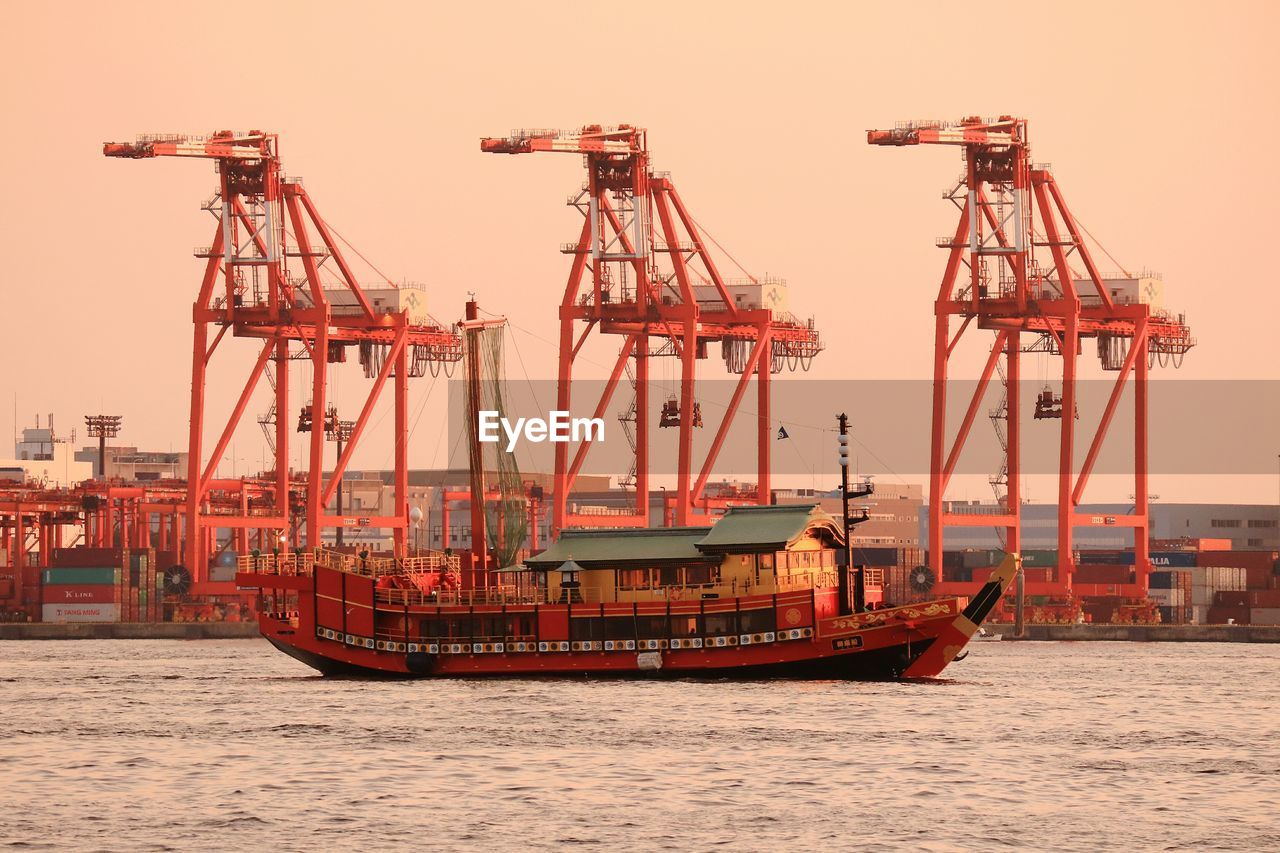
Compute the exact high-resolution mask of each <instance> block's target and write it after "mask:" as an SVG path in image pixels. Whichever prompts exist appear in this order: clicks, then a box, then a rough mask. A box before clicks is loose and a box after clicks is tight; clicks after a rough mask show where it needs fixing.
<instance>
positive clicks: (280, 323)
mask: <svg viewBox="0 0 1280 853" xmlns="http://www.w3.org/2000/svg"><path fill="white" fill-rule="evenodd" d="M103 153H104V154H105V155H106V156H108V157H124V158H132V159H139V158H150V157H196V158H203V159H212V160H215V161H216V162H217V166H218V176H219V191H218V192H219V195H218V197H217V199H216V200H215V203H214V204H212V205H210V208H209V209H210V210H211V212H214V213H215V215H216V216H217V217H218V219H219V221H218V224H217V226H216V227H215V229H214V235H213V242H212V245H211V246H210V247H209V248H208V249H207V250H203V251H200V252H198V255H199V256H201V257H205V258H207V263H206V265H205V271H204V276H203V279H202V280H201V285H200V292H199V295H198V296H197V298H196V301H195V305H194V308H193V312H192V313H193V319H194V324H195V337H194V342H193V351H192V367H191V430H190V444H189V450H190V457H189V463H188V464H189V468H188V477H187V484H188V488H187V493H186V506H185V516H186V544H185V558H186V562H187V565H188V568H189V569H190V571H191V572H192V575H193V578H194V579H195V581H196V582H197V583H200V582H201V581H203V580H205V579H206V577H207V570H208V566H207V560H208V557H209V555H210V554H211V553H212V550H211V546H212V533H213V531H214V530H216V529H217V528H230V529H233V530H239V529H259V530H268V531H279V533H278V534H277V535H278V536H280V537H281V538H284V537H287V536H288V535H289V531H290V530H291V527H292V518H291V515H292V513H293V509H292V508H291V499H290V491H291V486H290V471H289V431H290V427H291V424H290V421H289V418H288V417H287V413H288V412H289V411H290V409H289V399H290V397H289V394H290V384H291V383H290V376H289V374H290V371H289V365H290V362H291V361H293V360H301V359H305V360H307V361H309V362H310V364H311V368H312V384H311V401H310V406H311V409H312V423H314V424H323V423H324V412H325V394H326V389H327V386H328V375H329V365H330V363H335V362H342V361H345V360H346V355H345V350H346V348H348V347H350V346H353V345H356V346H359V345H362V344H363V345H370V346H373V347H381V348H383V349H382V352H383V353H384V358H383V362H382V364H381V367H380V369H379V370H378V371H377V375H376V377H375V379H374V382H373V385H372V388H371V390H370V392H369V395H368V397H367V399H366V401H365V403H364V406H363V408H362V410H361V412H360V415H359V417H358V418H357V420H356V422H355V425H354V427H353V428H352V434H351V438H350V439H349V440H348V441H347V443H346V446H345V448H344V449H343V452H342V454H341V456H340V457H339V458H338V460H337V462H336V464H335V466H334V471H333V473H332V476H331V477H330V478H329V479H328V480H327V481H326V480H325V477H324V447H325V432H324V430H323V429H319V428H316V429H313V430H312V432H311V436H310V448H309V449H310V455H309V466H308V471H307V474H306V494H305V499H304V500H303V501H301V504H302V507H301V509H302V514H303V516H304V519H305V542H306V545H307V546H308V547H318V546H319V545H320V541H321V540H320V534H321V530H322V529H323V528H332V527H341V526H356V525H374V526H379V527H389V528H392V529H393V531H394V540H395V550H396V553H397V555H399V556H403V554H404V551H405V542H406V530H407V529H408V525H409V519H408V446H407V437H408V411H407V409H408V403H407V399H408V379H409V377H410V374H411V363H412V365H413V366H418V365H419V364H420V363H422V362H425V361H430V360H434V361H457V360H459V359H460V358H461V356H462V342H461V339H460V338H459V336H458V335H457V334H456V333H455V332H454V331H452V330H449V329H445V328H442V327H439V326H435V325H417V324H415V323H413V322H411V320H410V318H409V313H408V312H407V311H401V312H399V313H377V312H375V311H374V309H373V307H372V306H371V304H370V302H369V300H368V299H367V298H366V296H365V294H364V291H363V289H362V287H361V285H360V283H359V282H358V281H357V279H356V276H355V274H354V273H353V271H352V269H351V267H350V266H349V265H348V263H347V261H346V259H345V258H344V256H343V254H342V252H341V250H340V249H339V247H338V245H337V243H336V241H335V240H334V239H333V235H332V233H331V231H330V229H329V227H328V226H327V225H326V224H325V222H324V220H323V219H322V218H321V217H320V215H319V213H318V212H317V211H316V207H315V205H314V204H313V203H312V201H311V198H310V196H308V194H307V191H306V189H305V188H304V187H303V186H302V183H301V182H300V181H298V180H296V179H292V178H288V177H286V176H284V174H283V173H282V171H281V164H280V158H279V155H278V144H277V137H276V136H275V135H274V134H269V133H263V132H261V131H251V132H250V133H248V134H243V135H235V134H232V133H231V132H229V131H220V132H218V133H215V134H213V135H212V136H210V137H207V138H194V137H183V136H170V137H156V138H145V137H144V138H140V139H139V140H138V141H137V142H136V143H107V144H106V145H104V146H103ZM313 235H314V236H313ZM290 238H291V239H290ZM290 259H293V260H295V261H296V262H297V263H298V264H300V266H301V270H300V271H299V270H297V269H296V267H295V268H293V269H291V268H290V264H289V260H290ZM329 259H332V261H333V263H334V265H335V266H336V267H337V271H336V274H335V277H336V279H337V280H338V288H337V290H345V291H349V292H350V294H351V295H352V296H353V298H354V300H355V306H351V305H349V304H347V305H342V306H335V304H334V302H333V300H332V299H331V298H330V296H329V293H331V292H333V291H332V290H329V289H328V288H326V287H324V286H322V282H321V276H320V273H321V264H323V263H325V262H326V261H327V260H329ZM299 273H300V275H299ZM219 280H221V284H222V286H221V288H219V286H218V285H219ZM229 330H230V331H231V333H232V336H233V337H245V338H252V339H256V340H258V341H260V342H261V349H260V350H259V353H258V358H257V361H256V362H255V364H254V366H253V368H252V369H251V370H250V372H249V375H248V377H247V379H246V381H245V383H244V388H243V390H242V391H241V393H240V396H239V398H238V399H237V401H236V403H235V406H234V408H233V409H232V411H231V413H230V415H229V416H228V417H227V419H226V423H225V426H224V427H223V429H222V431H221V433H220V435H219V437H218V439H217V441H216V443H215V444H214V447H213V450H212V452H211V453H210V454H209V455H208V457H206V456H205V455H204V449H205V447H204V437H205V436H204V433H205V430H204V427H205V420H206V412H205V387H206V379H207V372H208V368H209V364H210V362H211V360H212V358H213V354H214V352H215V351H216V350H217V348H218V345H219V344H220V343H221V342H222V340H223V338H224V337H225V336H226V333H227V332H228V331H229ZM211 332H212V341H210V337H211ZM295 345H296V346H295ZM411 353H412V358H411V357H410V355H411ZM271 361H274V364H275V410H276V413H277V416H276V423H275V429H276V435H275V486H274V511H273V512H272V513H270V514H255V515H250V514H247V513H246V514H241V515H235V516H230V515H221V514H219V515H213V514H210V513H209V512H208V504H209V500H210V495H211V492H213V491H214V488H215V480H214V473H215V471H216V470H217V466H218V464H219V463H220V462H221V461H222V458H223V454H224V453H225V452H226V449H227V446H228V445H229V444H230V442H231V438H232V436H233V434H234V432H235V430H236V427H237V425H238V424H239V423H240V420H241V418H242V416H243V415H244V411H245V408H246V407H247V405H248V404H249V401H250V399H251V397H252V396H253V393H254V391H255V389H256V388H257V387H258V384H259V380H260V379H261V377H262V375H263V373H264V372H265V368H266V366H267V364H268V362H271ZM388 380H391V382H392V385H393V388H394V408H395V411H394V418H393V426H392V430H393V433H394V440H395V481H394V486H395V500H396V508H397V510H396V512H395V514H393V515H391V516H387V517H376V518H361V519H355V518H349V517H345V516H338V515H331V514H328V513H327V512H326V509H325V508H326V507H327V506H328V505H329V503H330V501H331V500H332V499H333V497H334V494H335V492H336V490H337V488H338V485H339V484H340V483H341V481H342V474H343V472H344V471H345V470H346V467H347V465H348V463H349V462H350V461H351V457H352V455H353V454H354V453H355V451H356V449H357V448H358V447H359V446H360V438H361V436H362V434H363V431H364V429H365V427H366V425H367V424H368V421H369V416H370V414H371V413H372V411H373V408H374V406H375V404H376V403H377V401H378V399H379V397H380V396H381V393H382V390H383V388H384V386H385V385H386V384H387V382H388ZM246 541H247V539H246ZM290 544H291V545H292V546H294V547H296V546H298V545H299V544H300V543H299V542H298V541H297V535H296V532H295V533H293V537H292V541H291V542H290Z"/></svg>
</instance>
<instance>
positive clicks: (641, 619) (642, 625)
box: [635, 616, 667, 640]
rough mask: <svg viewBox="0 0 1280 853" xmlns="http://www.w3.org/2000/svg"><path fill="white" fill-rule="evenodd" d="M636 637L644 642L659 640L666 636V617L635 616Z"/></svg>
mask: <svg viewBox="0 0 1280 853" xmlns="http://www.w3.org/2000/svg"><path fill="white" fill-rule="evenodd" d="M635 622H636V636H637V637H639V638H641V639H645V640H661V639H664V638H665V637H666V636H667V617H666V616H637V617H636V620H635Z"/></svg>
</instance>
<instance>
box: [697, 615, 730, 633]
mask: <svg viewBox="0 0 1280 853" xmlns="http://www.w3.org/2000/svg"><path fill="white" fill-rule="evenodd" d="M737 616H738V614H737V613H708V614H707V615H706V616H703V617H702V619H703V622H704V624H705V626H706V631H705V633H706V635H707V636H708V637H720V636H723V635H725V634H736V633H738V627H737V622H738V619H737Z"/></svg>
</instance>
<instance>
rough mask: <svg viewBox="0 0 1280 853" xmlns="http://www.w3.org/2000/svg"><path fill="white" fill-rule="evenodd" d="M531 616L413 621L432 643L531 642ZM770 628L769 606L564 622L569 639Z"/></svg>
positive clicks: (665, 636)
mask: <svg viewBox="0 0 1280 853" xmlns="http://www.w3.org/2000/svg"><path fill="white" fill-rule="evenodd" d="M536 618H537V617H536V616H535V615H534V614H532V613H525V614H511V613H508V614H493V615H480V614H476V615H466V614H460V615H457V616H434V617H427V618H424V619H420V620H418V631H419V636H420V637H421V638H422V639H424V640H434V641H437V642H451V643H465V642H472V641H474V640H486V641H498V642H500V641H502V640H504V639H505V640H535V639H537V638H538V634H537V626H536V623H535V620H536ZM775 627H776V623H775V614H774V610H773V608H757V609H754V610H741V611H734V610H730V611H726V612H724V613H703V614H699V613H692V614H671V615H670V616H667V615H653V616H649V615H643V614H641V615H634V616H605V617H600V616H590V617H575V618H573V619H570V620H569V639H570V640H574V641H587V640H665V639H669V638H671V639H674V638H683V637H720V636H732V635H736V634H755V633H763V632H766V631H773V630H774V629H775Z"/></svg>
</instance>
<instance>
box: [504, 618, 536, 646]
mask: <svg viewBox="0 0 1280 853" xmlns="http://www.w3.org/2000/svg"><path fill="white" fill-rule="evenodd" d="M506 629H507V633H506V636H508V637H511V638H512V639H516V640H532V639H533V635H534V632H533V614H525V615H520V616H508V617H507V624H506Z"/></svg>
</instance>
